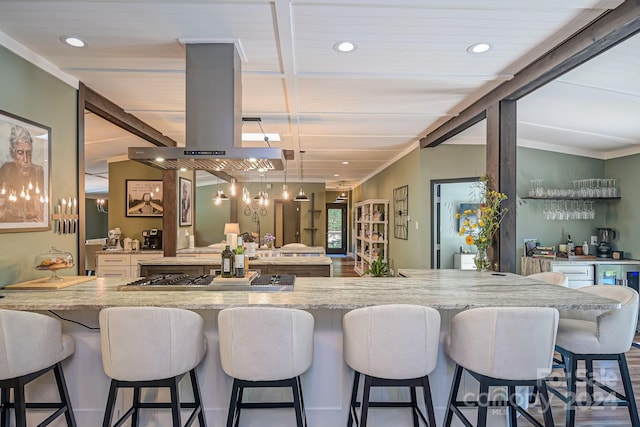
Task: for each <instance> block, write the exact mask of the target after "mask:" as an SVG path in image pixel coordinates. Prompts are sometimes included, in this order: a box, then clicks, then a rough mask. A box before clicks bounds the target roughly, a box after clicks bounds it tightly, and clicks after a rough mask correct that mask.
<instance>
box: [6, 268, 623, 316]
mask: <svg viewBox="0 0 640 427" xmlns="http://www.w3.org/2000/svg"><path fill="white" fill-rule="evenodd" d="M404 272H411V273H413V274H414V277H412V278H405V277H394V278H368V277H357V278H327V277H323V278H306V277H298V278H296V282H295V287H294V290H293V291H292V292H258V291H198V290H194V291H161V290H160V291H155V290H154V291H139V292H136V291H129V292H122V291H118V290H117V286H118V285H123V284H125V283H127V282H128V281H130V279H129V280H127V279H115V278H97V279H95V280H92V281H89V282H84V283H80V284H77V285H74V286H70V287H67V288H64V289H59V290H47V291H26V290H6V289H2V290H0V308H5V309H13V310H100V309H102V308H105V307H112V306H160V307H182V308H186V309H191V310H212V309H223V308H227V307H234V306H248V305H264V306H278V307H292V308H300V309H310V310H314V309H354V308H358V307H365V306H371V305H382V304H421V305H426V306H431V307H434V308H436V309H441V310H461V309H467V308H475V307H518V306H535V307H555V308H558V309H614V308H619V307H620V304H619V303H618V302H616V301H613V300H610V299H606V298H601V297H597V296H594V295H591V294H587V293H584V292H580V291H578V290H573V289H569V288H564V287H561V286H557V285H549V284H546V283H543V282H539V281H535V280H531V279H527V278H526V277H523V276H519V275H516V274H510V273H501V274H502V275H500V276H495V275H493V274H492V273H478V272H475V271H461V270H404Z"/></svg>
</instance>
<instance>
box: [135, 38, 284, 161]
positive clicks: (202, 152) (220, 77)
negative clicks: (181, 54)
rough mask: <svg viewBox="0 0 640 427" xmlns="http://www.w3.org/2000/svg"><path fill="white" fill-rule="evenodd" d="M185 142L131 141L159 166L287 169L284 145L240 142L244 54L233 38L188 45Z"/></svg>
mask: <svg viewBox="0 0 640 427" xmlns="http://www.w3.org/2000/svg"><path fill="white" fill-rule="evenodd" d="M186 51H187V55H186V108H185V115H186V147H132V148H129V159H130V160H135V161H138V162H141V163H144V164H147V165H149V166H152V167H155V168H159V169H170V170H173V169H181V168H184V169H187V170H210V171H226V172H233V171H247V170H249V171H250V170H257V169H263V170H267V171H268V170H283V169H284V159H283V152H282V150H281V149H280V148H269V147H264V148H242V147H241V138H242V102H241V101H242V82H241V68H240V64H241V61H240V57H239V55H238V52H237V51H236V47H235V44H233V43H202V44H187V45H186Z"/></svg>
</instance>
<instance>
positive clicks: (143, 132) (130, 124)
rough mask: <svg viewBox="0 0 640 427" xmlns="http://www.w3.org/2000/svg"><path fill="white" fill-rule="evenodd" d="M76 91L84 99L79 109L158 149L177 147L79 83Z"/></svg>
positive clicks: (153, 129)
mask: <svg viewBox="0 0 640 427" xmlns="http://www.w3.org/2000/svg"><path fill="white" fill-rule="evenodd" d="M78 90H79V92H80V94H81V96H80V99H84V105H80V109H83V108H84V109H86V110H89V111H91V112H92V113H94V114H95V115H97V116H99V117H102V118H103V119H105V120H106V121H108V122H110V123H113V124H114V125H116V126H118V127H120V128H122V129H124V130H126V131H127V132H130V133H132V134H134V135H136V136H138V137H140V138H142V139H144V140H145V141H149V142H150V143H152V144H153V145H156V146H158V147H176V146H177V145H178V144H177V142H176V141H174V140H173V139H171V138H169V137H168V136H165V135H163V134H162V133H161V132H160V131H158V130H156V129H155V128H153V127H151V126H149V125H148V124H146V123H145V122H143V121H142V120H140V119H139V118H137V117H136V116H134V115H132V114H130V113H127V112H126V111H124V110H123V109H122V108H121V107H120V106H118V105H117V104H115V103H113V102H112V101H110V100H108V99H107V98H105V97H104V96H102V95H100V94H99V93H98V92H96V91H94V90H93V89H91V88H89V87H88V86H86V85H84V84H83V83H80V86H79V88H78Z"/></svg>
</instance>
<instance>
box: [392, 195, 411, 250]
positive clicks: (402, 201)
mask: <svg viewBox="0 0 640 427" xmlns="http://www.w3.org/2000/svg"><path fill="white" fill-rule="evenodd" d="M393 237H395V238H396V239H403V240H408V239H409V187H408V186H407V185H403V186H402V187H398V188H394V189H393Z"/></svg>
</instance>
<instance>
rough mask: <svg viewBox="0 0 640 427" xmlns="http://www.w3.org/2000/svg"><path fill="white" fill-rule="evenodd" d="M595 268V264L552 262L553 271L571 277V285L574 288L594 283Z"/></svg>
mask: <svg viewBox="0 0 640 427" xmlns="http://www.w3.org/2000/svg"><path fill="white" fill-rule="evenodd" d="M594 270H595V267H594V265H593V264H562V263H553V264H551V271H555V272H556V273H562V274H564V275H566V276H567V277H568V278H569V287H570V288H574V289H576V288H581V287H583V286H591V285H593V284H594V279H595V271H594Z"/></svg>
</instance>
